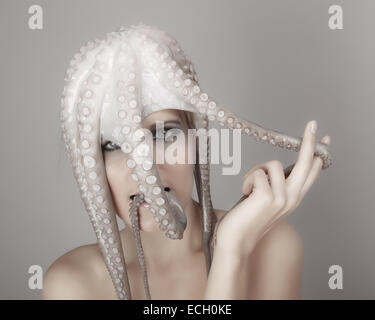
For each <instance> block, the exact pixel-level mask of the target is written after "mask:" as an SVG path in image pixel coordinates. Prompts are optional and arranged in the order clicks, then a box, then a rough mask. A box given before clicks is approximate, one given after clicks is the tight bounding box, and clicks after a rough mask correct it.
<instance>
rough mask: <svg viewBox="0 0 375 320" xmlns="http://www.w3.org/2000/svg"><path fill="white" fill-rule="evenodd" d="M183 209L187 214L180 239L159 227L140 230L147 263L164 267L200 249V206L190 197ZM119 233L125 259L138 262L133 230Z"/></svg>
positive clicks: (127, 229) (128, 229)
mask: <svg viewBox="0 0 375 320" xmlns="http://www.w3.org/2000/svg"><path fill="white" fill-rule="evenodd" d="M184 210H185V213H186V215H187V226H186V229H185V231H184V235H183V238H182V239H180V240H173V239H170V238H168V237H167V236H166V235H165V234H164V232H162V231H161V230H159V229H158V230H157V231H155V232H144V231H140V234H141V241H142V247H143V251H144V256H145V260H146V261H147V264H149V265H152V266H155V267H160V268H164V267H166V266H170V265H171V264H174V263H178V262H179V261H183V260H182V259H183V258H184V257H186V256H187V255H188V254H194V253H198V252H200V251H202V225H201V221H202V218H201V213H202V211H201V207H200V205H199V203H197V202H196V201H194V200H193V199H192V200H191V201H190V202H189V204H188V206H187V207H186V208H184ZM120 235H121V239H122V246H123V249H124V251H125V252H124V254H125V257H126V261H128V262H131V261H136V263H138V256H137V251H136V247H135V240H134V237H133V231H132V230H131V229H130V228H126V229H123V230H122V231H121V232H120ZM129 253H130V254H129Z"/></svg>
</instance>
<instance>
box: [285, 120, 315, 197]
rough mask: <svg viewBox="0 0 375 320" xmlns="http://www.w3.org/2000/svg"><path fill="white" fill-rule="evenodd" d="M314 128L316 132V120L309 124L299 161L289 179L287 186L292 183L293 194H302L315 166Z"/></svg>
mask: <svg viewBox="0 0 375 320" xmlns="http://www.w3.org/2000/svg"><path fill="white" fill-rule="evenodd" d="M314 127H315V132H316V127H317V123H316V121H315V120H313V121H309V122H308V123H307V125H306V128H305V133H304V136H303V140H302V144H301V148H300V152H299V155H298V160H297V162H296V164H295V166H294V168H293V170H292V172H291V173H290V175H289V177H288V179H287V184H290V183H291V184H292V185H293V187H292V188H293V190H294V191H293V192H298V193H299V192H300V190H301V189H302V187H303V185H304V184H305V181H306V179H307V177H308V174H309V172H310V170H311V167H312V164H313V159H314V150H315V132H314Z"/></svg>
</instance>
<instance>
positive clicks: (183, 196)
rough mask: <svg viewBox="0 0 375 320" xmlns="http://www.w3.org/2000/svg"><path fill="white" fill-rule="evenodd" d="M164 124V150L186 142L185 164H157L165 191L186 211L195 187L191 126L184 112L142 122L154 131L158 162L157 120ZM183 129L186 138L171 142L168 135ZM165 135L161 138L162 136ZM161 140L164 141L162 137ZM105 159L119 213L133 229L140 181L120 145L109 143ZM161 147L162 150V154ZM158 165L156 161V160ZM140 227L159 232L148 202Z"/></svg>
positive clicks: (163, 112)
mask: <svg viewBox="0 0 375 320" xmlns="http://www.w3.org/2000/svg"><path fill="white" fill-rule="evenodd" d="M157 120H158V121H164V131H163V132H159V134H158V138H157V139H163V137H164V139H165V140H164V150H165V149H167V148H168V146H170V145H171V144H172V143H176V142H173V141H184V148H185V158H184V159H185V161H184V164H180V163H177V164H169V163H167V162H165V163H164V164H156V167H157V169H158V172H159V176H160V179H161V182H162V186H161V187H162V189H164V190H166V191H167V192H171V193H173V195H174V196H176V197H177V199H178V200H179V201H180V203H181V205H182V207H183V208H184V209H185V208H186V207H187V206H188V205H189V202H190V201H192V198H191V193H192V188H193V177H194V176H193V164H188V162H187V154H188V143H187V139H188V138H187V137H188V135H187V130H188V125H187V122H186V117H185V116H184V114H183V112H181V111H177V110H174V109H166V110H161V111H157V112H154V113H152V114H150V115H149V116H148V117H147V118H145V119H144V120H143V122H142V126H143V128H146V129H148V130H150V131H151V132H152V135H153V138H154V146H153V150H154V159H155V152H156V148H157V144H156V129H155V124H156V121H157ZM174 128H177V129H180V130H182V131H183V133H184V137H185V139H182V140H178V139H176V138H173V139H172V140H169V141H166V140H168V135H169V136H171V134H172V132H176V131H174V130H171V129H174ZM160 134H161V136H159V135H160ZM159 137H161V138H159ZM158 146H160V145H159V144H158ZM102 150H103V157H104V163H105V169H106V173H107V179H108V183H109V186H110V189H111V192H112V197H113V201H114V203H115V207H116V211H117V213H118V215H119V216H120V218H121V219H122V220H123V221H124V222H125V224H126V225H127V226H129V227H131V221H130V218H129V201H130V200H131V196H132V195H134V194H136V193H139V189H138V184H139V182H138V181H134V180H133V179H132V177H131V173H132V171H131V169H129V168H128V167H127V166H126V160H127V159H128V155H127V154H125V153H124V152H122V151H121V149H120V147H119V146H116V145H113V144H111V143H110V142H108V143H107V142H106V143H105V144H104V145H103V147H102ZM159 151H160V147H158V152H159ZM154 163H155V160H154ZM139 225H140V229H141V230H142V231H147V232H152V231H155V230H158V225H157V223H156V222H155V221H154V220H153V214H152V213H151V211H149V207H148V204H147V203H143V204H142V206H141V207H140V208H139Z"/></svg>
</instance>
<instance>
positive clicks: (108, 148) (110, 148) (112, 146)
mask: <svg viewBox="0 0 375 320" xmlns="http://www.w3.org/2000/svg"><path fill="white" fill-rule="evenodd" d="M119 148H120V147H119V146H118V145H117V144H115V143H113V142H112V141H107V142H106V143H104V144H103V145H102V151H103V152H106V151H109V152H111V151H115V150H117V149H119Z"/></svg>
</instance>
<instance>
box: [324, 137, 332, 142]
mask: <svg viewBox="0 0 375 320" xmlns="http://www.w3.org/2000/svg"><path fill="white" fill-rule="evenodd" d="M324 143H325V144H330V143H331V137H330V136H326V137H324Z"/></svg>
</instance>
